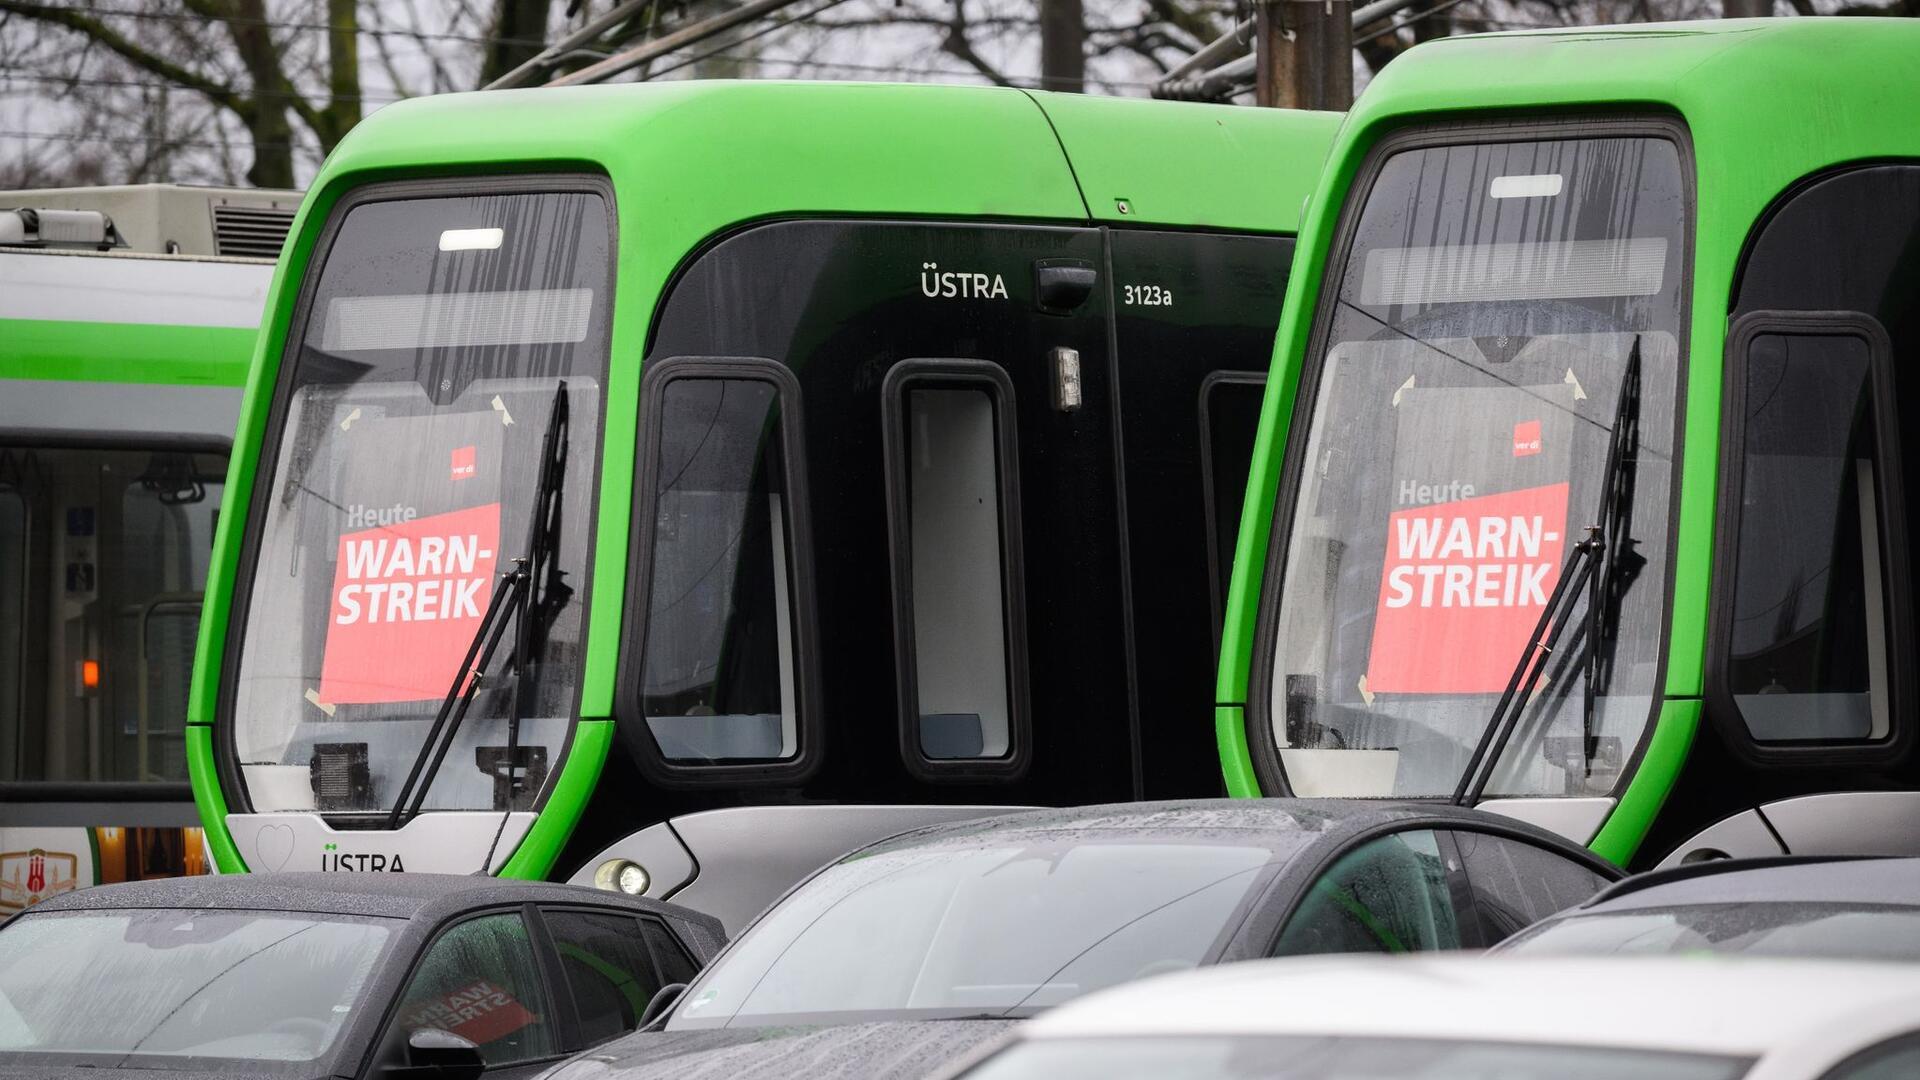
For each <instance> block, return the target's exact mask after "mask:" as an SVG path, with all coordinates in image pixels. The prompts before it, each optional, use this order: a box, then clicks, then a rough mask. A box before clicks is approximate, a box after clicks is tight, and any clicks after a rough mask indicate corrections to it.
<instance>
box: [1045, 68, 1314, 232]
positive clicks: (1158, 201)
mask: <svg viewBox="0 0 1920 1080" xmlns="http://www.w3.org/2000/svg"><path fill="white" fill-rule="evenodd" d="M1032 96H1033V99H1034V100H1035V101H1036V102H1037V103H1038V104H1039V105H1040V108H1041V109H1042V110H1043V111H1045V112H1046V114H1047V118H1048V119H1049V120H1050V121H1051V122H1052V123H1053V127H1054V130H1055V131H1056V132H1058V134H1059V136H1060V145H1061V146H1062V147H1063V148H1064V149H1065V150H1066V153H1067V159H1068V160H1069V161H1070V162H1072V164H1073V172H1074V176H1075V178H1076V179H1078V180H1079V182H1080V186H1081V189H1082V191H1083V192H1084V193H1085V195H1086V199H1087V209H1088V212H1089V213H1090V214H1091V215H1092V217H1093V219H1094V220H1095V221H1100V222H1108V223H1115V224H1120V223H1130V224H1162V225H1181V226H1186V227H1196V228H1214V229H1229V230H1234V231H1254V232H1273V233H1293V232H1298V231H1299V228H1300V217H1301V208H1302V206H1303V205H1304V204H1305V202H1306V199H1307V196H1309V195H1311V194H1312V193H1313V189H1314V187H1315V186H1316V185H1317V184H1318V183H1319V181H1320V170H1321V168H1322V167H1323V166H1324V165H1325V164H1326V160H1327V153H1328V152H1329V151H1330V150H1331V149H1332V148H1333V138H1334V135H1335V134H1336V133H1337V132H1338V131H1339V130H1340V123H1341V120H1342V119H1343V116H1344V114H1342V113H1336V112H1312V111H1307V110H1302V109H1254V108H1248V107H1246V106H1244V105H1204V104H1198V103H1194V102H1183V101H1141V100H1139V99H1134V98H1115V97H1098V96H1093V95H1088V94H1060V93H1041V92H1035V93H1033V95H1032ZM1123 202H1124V203H1125V205H1126V209H1125V210H1124V211H1122V210H1121V209H1120V205H1121V204H1122V203H1123Z"/></svg>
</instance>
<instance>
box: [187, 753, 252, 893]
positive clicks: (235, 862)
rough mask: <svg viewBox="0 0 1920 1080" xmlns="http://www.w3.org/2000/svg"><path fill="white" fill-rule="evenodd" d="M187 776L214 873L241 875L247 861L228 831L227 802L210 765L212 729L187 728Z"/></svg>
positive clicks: (211, 760)
mask: <svg viewBox="0 0 1920 1080" xmlns="http://www.w3.org/2000/svg"><path fill="white" fill-rule="evenodd" d="M186 734H187V776H188V778H189V779H190V780H191V781H192V782H193V805H194V807H195V808H196V809H198V810H199V811H200V827H201V829H203V830H204V831H205V832H206V834H207V850H208V851H209V852H211V853H212V855H213V865H214V869H216V870H218V871H219V872H220V873H222V874H244V873H246V872H247V864H246V860H244V859H242V858H241V857H240V848H239V847H238V846H237V845H236V844H234V842H233V834H232V833H231V832H228V831H227V800H226V797H225V796H224V795H223V794H222V793H221V791H220V785H219V783H218V782H217V780H216V779H215V773H214V765H213V729H212V728H210V727H207V726H205V725H199V726H194V725H189V726H188V727H187V733H186Z"/></svg>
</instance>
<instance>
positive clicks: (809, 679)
mask: <svg viewBox="0 0 1920 1080" xmlns="http://www.w3.org/2000/svg"><path fill="white" fill-rule="evenodd" d="M687 380H691V381H752V382H763V383H767V384H770V385H771V386H773V388H774V392H775V395H776V400H777V401H778V402H779V409H780V418H779V426H780V459H781V472H782V480H783V481H784V482H785V484H786V495H787V499H786V514H785V516H786V526H787V537H786V543H787V558H788V564H787V565H788V572H787V577H788V583H789V588H790V589H791V590H792V594H793V595H792V597H791V598H790V602H791V608H790V612H791V615H792V619H793V668H794V671H793V681H794V711H795V714H796V715H795V717H794V755H793V757H791V758H788V759H784V760H782V759H770V760H754V761H734V762H727V763H723V764H707V763H689V762H684V761H675V760H672V759H670V758H668V757H667V756H666V754H665V753H664V752H662V750H661V748H660V744H659V741H658V740H656V739H655V738H654V737H653V732H652V730H651V728H649V727H648V725H647V716H646V708H645V702H644V701H643V700H642V694H641V691H640V680H641V673H642V672H643V670H644V668H645V661H646V645H647V643H646V636H647V622H648V617H649V613H650V606H651V601H652V592H653V540H654V532H655V528H654V519H655V515H656V513H657V510H658V506H657V503H658V492H657V490H656V486H657V485H656V480H657V478H656V477H655V475H654V474H655V473H656V472H657V471H658V469H659V463H660V438H659V433H660V428H661V423H662V419H663V417H664V415H665V411H666V400H665V399H666V390H667V388H668V387H669V386H671V385H672V384H673V383H675V382H680V381H687ZM634 441H635V443H636V447H635V460H634V470H633V495H632V511H631V513H632V516H631V519H630V520H631V522H632V527H631V529H630V534H631V536H630V539H629V541H628V551H627V595H626V616H625V618H624V619H623V620H622V633H621V635H620V651H619V659H618V661H617V663H616V665H615V672H616V675H615V682H614V698H613V716H614V723H615V728H616V730H618V731H619V732H620V733H621V735H622V737H623V738H624V740H625V741H626V743H627V744H628V747H629V748H630V749H631V751H632V752H633V757H634V760H635V762H636V764H637V765H638V766H639V768H640V773H641V775H642V777H643V778H645V779H646V780H647V781H648V782H650V783H653V784H657V785H659V786H661V787H666V788H697V787H715V786H737V785H762V786H782V787H785V786H792V785H795V784H800V783H803V782H805V781H806V780H807V779H808V778H809V777H811V776H812V775H813V774H814V773H815V772H816V771H818V770H819V768H820V764H821V760H822V758H823V756H824V750H825V746H824V743H825V734H826V732H825V718H824V716H823V712H824V707H823V704H822V700H821V688H820V657H819V623H818V621H817V613H818V607H817V605H816V601H815V580H814V562H813V523H812V516H811V509H810V508H811V506H812V502H813V500H812V498H811V495H810V492H809V488H808V486H807V467H806V423H805V403H804V400H803V398H802V396H801V392H800V380H799V379H797V378H795V377H794V374H793V372H792V371H791V370H790V369H788V368H787V366H786V365H784V364H781V363H779V362H778V361H776V360H772V359H769V358H767V357H763V356H671V357H668V358H666V359H664V360H657V361H654V362H652V363H649V364H647V365H646V370H645V371H644V372H642V374H641V379H640V408H639V428H638V436H637V438H636V439H635V440H634Z"/></svg>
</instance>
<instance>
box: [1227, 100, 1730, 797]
mask: <svg viewBox="0 0 1920 1080" xmlns="http://www.w3.org/2000/svg"><path fill="white" fill-rule="evenodd" d="M1407 123H1408V125H1409V126H1406V127H1403V128H1400V129H1398V130H1394V131H1390V132H1388V133H1386V134H1384V135H1382V136H1381V137H1380V138H1379V139H1378V140H1377V141H1376V142H1375V143H1374V144H1373V145H1372V146H1371V147H1368V148H1367V150H1366V154H1365V157H1364V158H1363V159H1362V161H1361V162H1360V165H1359V167H1358V170H1357V171H1356V172H1355V174H1354V178H1353V181H1352V183H1351V184H1350V185H1349V186H1348V188H1347V190H1346V192H1345V193H1344V195H1343V196H1342V200H1341V206H1340V210H1339V218H1338V221H1337V223H1336V225H1335V229H1334V234H1333V237H1332V242H1331V243H1330V244H1329V246H1328V248H1327V257H1326V259H1325V260H1324V261H1323V262H1322V263H1321V265H1320V268H1319V277H1318V280H1317V281H1316V282H1315V284H1314V301H1313V313H1312V323H1311V325H1310V329H1309V331H1308V335H1307V347H1306V350H1305V352H1304V353H1303V354H1302V358H1301V364H1300V368H1299V373H1298V375H1297V376H1296V378H1295V382H1294V385H1293V387H1292V389H1291V391H1289V390H1287V389H1286V388H1284V387H1283V388H1282V390H1281V395H1282V397H1283V399H1287V400H1288V404H1287V405H1286V415H1287V427H1286V436H1285V440H1284V444H1283V447H1282V449H1283V456H1282V457H1281V458H1280V461H1279V463H1278V465H1277V468H1278V469H1279V473H1280V475H1279V476H1278V478H1277V482H1276V483H1275V485H1274V497H1273V502H1272V504H1271V505H1270V506H1269V507H1268V508H1267V514H1268V528H1267V542H1266V545H1265V548H1264V550H1263V552H1262V555H1263V559H1262V563H1261V582H1260V591H1259V600H1258V607H1257V609H1256V611H1255V614H1254V631H1253V641H1252V650H1251V653H1250V655H1249V657H1248V668H1247V682H1246V688H1245V692H1244V694H1243V697H1244V699H1245V700H1244V701H1242V702H1240V703H1239V704H1240V706H1241V716H1242V720H1241V738H1242V741H1243V742H1244V743H1245V744H1246V746H1247V752H1248V759H1249V761H1250V763H1251V764H1252V766H1253V771H1254V775H1255V777H1256V778H1257V779H1258V781H1259V783H1260V787H1261V791H1262V792H1263V793H1264V794H1265V795H1267V796H1268V797H1292V796H1293V786H1292V785H1291V784H1290V783H1288V781H1287V777H1286V768H1285V766H1284V765H1283V764H1282V763H1281V761H1280V748H1279V747H1278V746H1275V745H1274V742H1273V738H1272V736H1271V734H1270V733H1271V732H1272V730H1273V720H1274V716H1273V708H1272V705H1273V680H1274V678H1275V674H1276V670H1275V668H1276V665H1275V660H1276V657H1275V649H1276V646H1277V644H1278V638H1279V634H1280V590H1281V587H1282V582H1283V579H1284V578H1285V577H1286V565H1285V564H1286V557H1287V553H1288V551H1289V549H1290V548H1291V547H1292V540H1293V535H1292V533H1293V506H1294V502H1295V500H1296V499H1297V497H1298V495H1299V490H1300V484H1301V481H1302V478H1303V477H1304V475H1305V470H1306V468H1307V465H1306V463H1305V461H1304V459H1303V455H1304V454H1305V452H1306V439H1307V432H1308V429H1309V428H1310V427H1311V426H1312V419H1313V409H1314V404H1315V401H1316V399H1317V397H1318V393H1319V387H1320V380H1321V378H1322V376H1323V375H1324V374H1325V369H1326V352H1327V338H1328V336H1329V335H1330V334H1331V333H1332V332H1333V319H1334V309H1335V308H1336V307H1337V306H1338V305H1337V304H1336V303H1335V302H1333V301H1334V300H1337V296H1334V295H1332V292H1330V289H1331V290H1332V291H1337V290H1338V288H1339V285H1340V279H1339V278H1338V276H1337V275H1338V274H1339V273H1341V272H1342V270H1343V268H1344V267H1345V266H1346V263H1347V259H1348V258H1349V257H1350V256H1351V254H1352V251H1353V240H1354V235H1355V234H1356V233H1357V232H1358V230H1359V225H1360V215H1361V212H1362V211H1363V210H1364V209H1365V208H1366V205H1367V202H1368V200H1369V199H1370V198H1371V197H1372V194H1373V188H1374V184H1375V182H1376V181H1377V180H1378V179H1379V177H1380V174H1381V172H1382V170H1383V169H1384V168H1385V167H1386V163H1387V161H1388V160H1389V159H1390V158H1392V157H1393V155H1395V154H1397V153H1401V152H1403V151H1407V150H1423V149H1431V148H1435V147H1451V146H1470V145H1480V144H1484V143H1514V142H1542V141H1554V140H1572V139H1587V138H1643V139H1663V140H1665V141H1667V142H1669V143H1671V144H1672V145H1673V148H1674V151H1675V152H1676V153H1677V154H1678V156H1679V159H1680V180H1681V188H1682V192H1681V194H1682V198H1683V200H1684V205H1683V206H1682V207H1681V222H1680V226H1681V228H1680V233H1681V237H1682V245H1681V247H1682V251H1681V254H1680V258H1679V260H1678V263H1677V265H1678V267H1679V279H1678V281H1677V282H1676V283H1675V284H1676V289H1677V292H1678V296H1679V319H1680V325H1679V326H1678V328H1677V329H1676V330H1675V333H1674V340H1675V343H1676V348H1677V352H1676V355H1675V357H1674V406H1673V416H1674V423H1673V431H1672V433H1671V435H1672V439H1673V462H1674V464H1673V483H1672V485H1671V491H1670V493H1669V497H1668V506H1667V521H1668V522H1669V535H1668V537H1667V542H1666V544H1665V545H1664V548H1665V550H1663V551H1662V552H1660V558H1661V559H1662V560H1663V561H1664V563H1665V567H1666V570H1665V573H1666V578H1665V588H1664V592H1663V595H1662V597H1661V600H1660V611H1661V633H1662V637H1663V641H1662V645H1663V646H1664V647H1662V648H1660V649H1659V650H1657V652H1658V655H1659V663H1658V665H1657V667H1656V668H1655V670H1654V673H1653V678H1652V680H1651V687H1652V694H1651V697H1652V703H1651V705H1650V706H1649V711H1648V715H1647V721H1646V723H1645V724H1644V725H1642V727H1641V731H1640V741H1639V743H1638V744H1637V745H1635V746H1634V747H1633V749H1632V751H1631V752H1630V753H1628V754H1627V755H1626V757H1625V760H1624V761H1623V762H1622V764H1621V767H1620V779H1619V780H1618V781H1617V782H1616V785H1615V787H1614V790H1613V791H1612V792H1611V793H1609V797H1613V798H1616V799H1617V798H1618V797H1619V796H1620V795H1621V794H1622V793H1623V792H1625V791H1626V790H1627V788H1629V787H1630V786H1632V783H1633V779H1634V777H1635V776H1637V775H1638V773H1639V770H1640V765H1641V762H1642V760H1643V759H1644V758H1645V757H1646V753H1647V749H1648V747H1649V746H1651V745H1652V743H1653V735H1654V732H1655V731H1656V730H1657V729H1658V728H1659V726H1660V713H1661V711H1662V710H1663V709H1664V708H1665V705H1666V700H1667V696H1668V687H1667V679H1668V673H1669V671H1670V670H1671V656H1672V651H1673V650H1672V648H1671V645H1672V639H1673V598H1674V590H1675V582H1674V571H1675V568H1676V567H1677V565H1678V562H1679V553H1680V535H1679V524H1680V509H1681V491H1682V489H1683V488H1684V487H1685V480H1686V476H1685V459H1686V451H1687V438H1686V436H1687V419H1688V412H1687V407H1688V402H1689V399H1688V395H1687V382H1688V379H1689V377H1690V373H1691V371H1692V365H1693V351H1692V344H1693V342H1692V334H1693V301H1694V299H1695V290H1694V279H1695V275H1694V253H1695V251H1696V250H1697V248H1698V243H1699V222H1700V190H1699V170H1698V167H1697V165H1696V163H1695V159H1694V149H1693V135H1692V131H1691V129H1690V128H1689V127H1688V126H1687V124H1686V121H1685V120H1684V119H1682V118H1681V117H1680V116H1679V115H1678V114H1675V113H1671V112H1666V111H1659V110H1648V111H1645V112H1631V111H1626V112H1613V113H1599V114H1578V113H1576V114H1570V115H1560V116H1556V115H1553V114H1551V113H1548V114H1541V113H1538V112H1535V113H1528V114H1504V115H1503V114H1500V113H1494V114H1491V115H1489V114H1466V115H1462V114H1458V113H1455V114H1441V115H1438V116H1433V117H1415V118H1412V119H1410V120H1408V121H1407ZM1262 412H1263V415H1264V410H1262ZM1257 464H1258V463H1257V462H1256V467H1257ZM1225 704H1233V703H1231V702H1228V703H1225ZM1256 732H1258V733H1260V734H1259V735H1257V736H1256V735H1255V734H1254V733H1256ZM1496 764H1497V762H1496ZM1411 801H1414V802H1424V803H1430V804H1431V803H1444V802H1446V801H1448V800H1447V797H1446V796H1432V797H1428V798H1413V799H1412V800H1411Z"/></svg>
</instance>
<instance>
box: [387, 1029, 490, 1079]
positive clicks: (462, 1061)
mask: <svg viewBox="0 0 1920 1080" xmlns="http://www.w3.org/2000/svg"><path fill="white" fill-rule="evenodd" d="M486 1071H487V1062H486V1059H485V1058H483V1057H481V1056H480V1048H479V1047H478V1046H475V1045H474V1044H473V1040H471V1039H466V1038H462V1037H461V1036H459V1035H455V1034H454V1033H453V1032H451V1031H442V1030H440V1029H439V1028H416V1029H415V1030H414V1031H413V1033H412V1034H410V1035H408V1036H407V1075H409V1076H419V1077H434V1078H435V1080H477V1078H478V1077H479V1076H480V1074H481V1073H484V1072H486Z"/></svg>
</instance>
